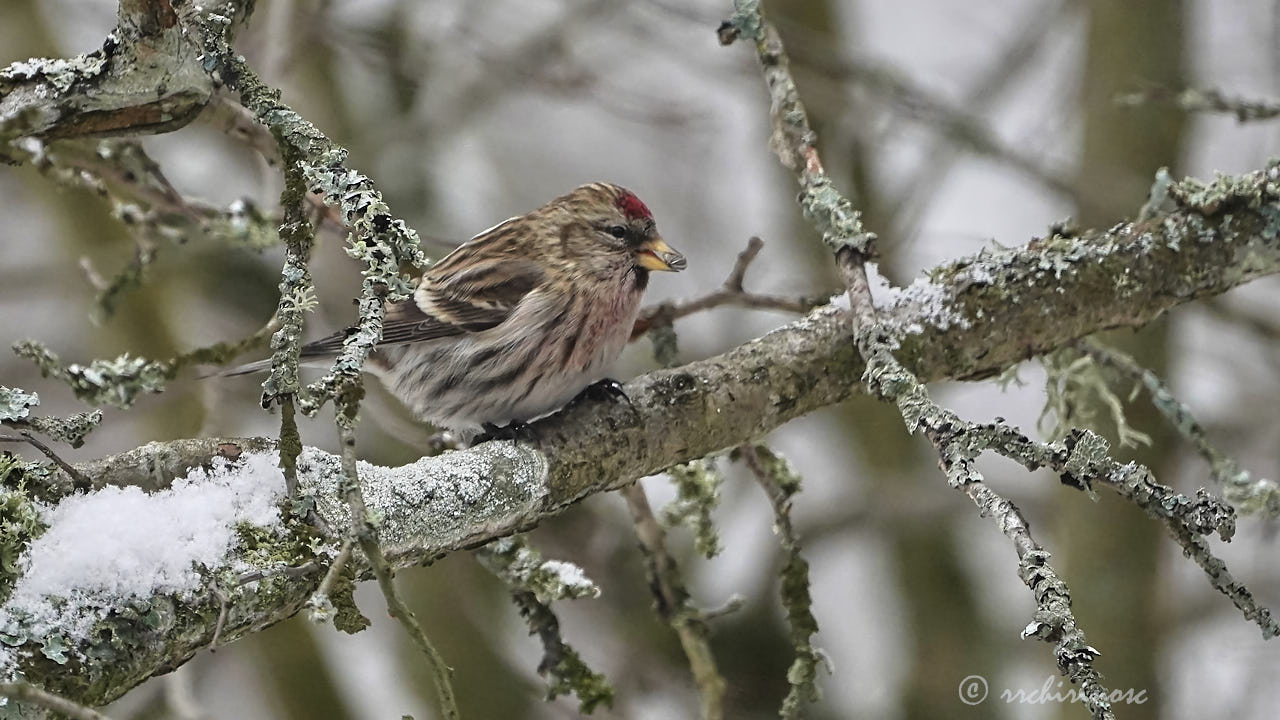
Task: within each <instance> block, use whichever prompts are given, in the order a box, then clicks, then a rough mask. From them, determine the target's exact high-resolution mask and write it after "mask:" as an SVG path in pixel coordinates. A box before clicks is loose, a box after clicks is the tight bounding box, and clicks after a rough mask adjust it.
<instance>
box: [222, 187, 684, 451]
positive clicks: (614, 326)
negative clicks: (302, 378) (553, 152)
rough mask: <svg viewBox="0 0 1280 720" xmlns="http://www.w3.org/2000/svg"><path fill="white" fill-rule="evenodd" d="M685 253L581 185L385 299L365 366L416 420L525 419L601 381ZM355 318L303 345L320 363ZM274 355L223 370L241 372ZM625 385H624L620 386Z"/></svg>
mask: <svg viewBox="0 0 1280 720" xmlns="http://www.w3.org/2000/svg"><path fill="white" fill-rule="evenodd" d="M685 266H686V260H685V257H684V256H683V255H682V254H680V253H679V252H677V251H676V250H674V249H672V248H671V246H669V245H667V243H666V242H665V241H664V240H663V238H662V236H661V235H660V234H659V232H658V229H657V225H656V223H655V221H654V217H653V213H651V212H650V211H649V208H648V207H647V206H646V205H645V204H644V202H642V201H641V200H640V198H639V197H637V196H636V194H635V193H633V192H631V191H630V190H627V189H626V188H623V187H621V186H618V185H614V184H611V183H605V182H595V183H590V184H587V185H582V186H580V187H578V188H575V189H573V190H572V191H570V192H568V193H566V194H564V195H561V196H560V197H557V198H555V199H554V200H551V201H550V202H548V203H546V204H545V205H543V206H541V207H539V208H537V209H536V210H533V211H532V212H529V213H527V214H525V215H521V216H518V217H513V218H510V219H508V220H505V221H503V222H501V223H499V224H497V225H495V226H493V227H491V228H489V229H488V230H485V231H483V232H481V233H480V234H478V235H476V236H475V237H473V238H471V239H470V240H468V241H467V242H465V243H463V244H462V245H459V246H458V247H457V248H456V249H454V250H453V251H452V252H451V253H449V254H448V255H446V256H445V257H444V258H442V259H440V260H439V261H438V262H436V263H435V264H434V265H432V266H431V267H430V268H428V269H427V270H426V272H425V273H423V275H422V277H421V278H420V280H419V281H418V284H417V286H416V288H415V289H414V292H413V295H412V296H411V297H410V298H408V299H405V300H402V301H398V302H388V303H387V304H386V306H385V310H386V313H385V317H384V320H383V323H382V338H381V340H380V341H379V342H378V343H377V345H376V346H375V347H374V350H373V352H372V353H371V354H370V356H369V361H368V362H367V363H366V365H365V369H366V370H367V371H369V372H370V373H372V374H373V375H374V376H375V377H377V378H378V379H379V380H380V381H381V382H382V383H383V385H384V386H386V388H387V389H388V390H389V391H390V393H391V394H392V395H393V396H395V397H396V398H398V399H399V400H400V401H401V402H402V403H403V404H404V405H405V406H406V407H407V408H409V410H410V411H412V412H413V413H414V415H416V416H417V417H418V418H419V419H420V420H423V421H425V422H428V423H431V424H432V425H435V426H436V427H439V428H443V429H447V430H451V431H454V432H456V433H458V434H460V435H462V436H463V437H475V436H476V435H477V434H478V433H481V432H483V433H485V434H486V435H491V434H494V433H497V432H498V431H500V430H503V429H511V428H524V427H525V426H526V423H527V422H530V421H532V420H534V419H537V418H539V417H541V416H543V415H547V414H550V413H552V412H554V411H555V410H558V409H559V408H561V407H563V406H564V405H566V404H567V403H569V402H570V401H571V400H573V399H574V398H575V397H577V396H578V395H579V394H581V393H583V392H584V391H589V390H591V389H597V388H599V389H603V390H604V391H606V392H611V393H616V392H620V386H619V385H618V384H617V383H616V381H613V380H611V379H609V378H608V377H607V373H608V370H609V368H610V366H611V365H612V364H613V362H614V360H616V359H617V357H618V355H619V354H621V352H622V349H623V347H624V346H625V345H626V343H627V341H628V340H629V339H630V336H631V332H632V327H633V326H634V324H635V320H636V316H637V314H638V313H639V310H640V302H641V298H642V297H643V296H644V292H645V289H646V288H647V287H648V284H649V274H650V272H651V271H669V272H678V271H681V270H683V269H685ZM350 334H351V330H346V331H342V332H337V333H334V334H332V335H329V336H327V337H324V338H321V339H319V340H316V341H314V342H311V343H308V344H306V345H303V346H302V348H301V361H302V362H303V364H307V365H323V364H324V363H325V362H326V361H327V360H331V359H332V358H333V357H334V356H336V355H337V353H339V352H340V351H341V350H342V348H343V344H344V342H345V341H346V339H347V337H348V336H349V335H350ZM269 367H270V361H269V360H263V361H259V362H255V363H249V364H247V365H242V366H240V367H237V368H232V369H230V370H227V371H225V372H224V373H223V374H224V375H240V374H244V373H250V372H255V371H260V370H266V369H268V368H269ZM624 397H625V396H624Z"/></svg>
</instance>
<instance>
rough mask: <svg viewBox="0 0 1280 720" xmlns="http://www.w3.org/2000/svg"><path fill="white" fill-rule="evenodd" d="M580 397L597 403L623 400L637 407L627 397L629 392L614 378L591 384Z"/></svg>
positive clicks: (579, 394)
mask: <svg viewBox="0 0 1280 720" xmlns="http://www.w3.org/2000/svg"><path fill="white" fill-rule="evenodd" d="M578 397H579V398H586V399H588V400H594V401H597V402H600V401H604V400H617V399H622V400H626V401H627V404H628V405H630V406H631V407H635V403H633V402H631V398H629V397H627V391H626V390H623V389H622V383H620V382H618V381H617V380H614V379H613V378H605V379H603V380H597V381H595V382H593V383H591V384H590V385H588V386H586V387H585V388H583V389H582V392H581V393H578Z"/></svg>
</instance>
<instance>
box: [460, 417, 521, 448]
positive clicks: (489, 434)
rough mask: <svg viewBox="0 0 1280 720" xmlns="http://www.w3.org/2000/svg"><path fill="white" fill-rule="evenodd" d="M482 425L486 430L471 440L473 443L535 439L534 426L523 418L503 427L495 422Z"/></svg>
mask: <svg viewBox="0 0 1280 720" xmlns="http://www.w3.org/2000/svg"><path fill="white" fill-rule="evenodd" d="M480 427H481V428H482V429H483V430H484V432H482V433H480V434H479V435H477V436H476V437H475V439H474V440H472V441H471V444H472V445H479V444H480V443H483V442H489V441H490V440H512V441H519V440H526V441H528V440H532V439H533V426H532V425H530V424H529V423H527V422H524V421H523V420H512V421H511V422H509V423H507V424H506V425H504V426H502V427H498V426H497V425H494V424H493V423H483V424H481V425H480Z"/></svg>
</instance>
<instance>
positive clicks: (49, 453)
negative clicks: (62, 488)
mask: <svg viewBox="0 0 1280 720" xmlns="http://www.w3.org/2000/svg"><path fill="white" fill-rule="evenodd" d="M19 436H21V437H19ZM0 442H17V443H27V444H28V445H30V446H31V447H33V448H35V449H36V450H39V451H40V452H41V453H42V454H43V455H44V456H45V457H47V458H49V460H50V461H52V462H53V464H55V465H57V466H58V467H59V468H62V471H63V472H65V473H66V474H67V475H68V476H69V477H70V478H71V482H72V486H73V487H75V489H76V490H89V489H92V488H93V481H92V480H90V479H89V478H87V477H85V475H84V473H82V472H80V471H79V470H77V469H76V468H75V466H73V465H71V464H70V463H68V462H67V461H66V460H63V459H62V458H61V457H59V456H58V453H56V452H54V451H53V448H51V447H49V446H48V445H45V444H44V443H43V442H41V441H40V440H39V439H38V438H36V436H34V435H32V434H31V433H29V432H27V431H26V430H19V431H18V435H0Z"/></svg>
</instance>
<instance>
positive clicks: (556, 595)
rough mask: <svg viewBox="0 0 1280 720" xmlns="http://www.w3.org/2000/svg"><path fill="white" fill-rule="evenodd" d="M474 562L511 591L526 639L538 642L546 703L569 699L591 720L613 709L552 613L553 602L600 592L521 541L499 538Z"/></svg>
mask: <svg viewBox="0 0 1280 720" xmlns="http://www.w3.org/2000/svg"><path fill="white" fill-rule="evenodd" d="M476 557H477V558H478V559H479V560H480V562H481V564H483V565H484V566H485V567H486V568H488V569H489V571H490V572H492V573H493V574H494V575H496V576H498V578H499V579H501V580H502V581H503V582H504V583H506V584H507V586H508V587H509V588H510V589H511V599H512V601H514V602H515V605H516V608H517V609H518V610H519V611H520V617H522V618H524V620H525V623H527V624H528V625H529V633H530V634H531V635H537V636H538V639H539V640H540V641H541V642H542V661H541V662H539V663H538V674H539V675H542V676H544V677H547V678H548V681H547V699H548V700H554V699H556V697H558V696H560V695H566V694H569V693H573V694H575V695H577V696H578V710H579V711H581V712H583V713H585V714H587V715H590V714H591V713H592V712H594V711H595V709H596V708H597V707H599V706H601V705H604V706H606V707H608V706H611V705H612V704H613V687H612V686H611V685H609V681H608V680H607V679H606V678H605V676H604V675H601V674H600V673H597V672H593V671H592V670H591V668H590V667H588V666H587V664H586V662H584V661H583V659H582V656H581V655H579V654H578V651H577V650H575V649H574V648H573V647H571V646H570V645H569V644H568V643H566V642H565V641H564V638H563V637H561V635H560V619H559V618H557V617H556V614H555V611H554V610H552V609H551V603H552V602H553V601H555V600H563V599H573V598H583V597H592V598H594V597H599V596H600V588H599V587H597V586H596V584H595V583H593V582H591V580H590V579H588V578H587V577H586V576H585V575H583V574H582V570H581V569H579V568H578V567H577V566H576V565H573V564H570V563H566V562H562V561H559V560H543V559H542V555H541V554H540V553H539V552H538V551H537V550H535V549H533V548H531V547H529V545H528V544H527V543H526V542H525V539H524V538H523V537H520V536H516V537H509V538H503V539H501V540H498V541H497V542H493V543H490V544H488V545H486V546H484V547H483V548H480V549H479V550H477V551H476Z"/></svg>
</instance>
